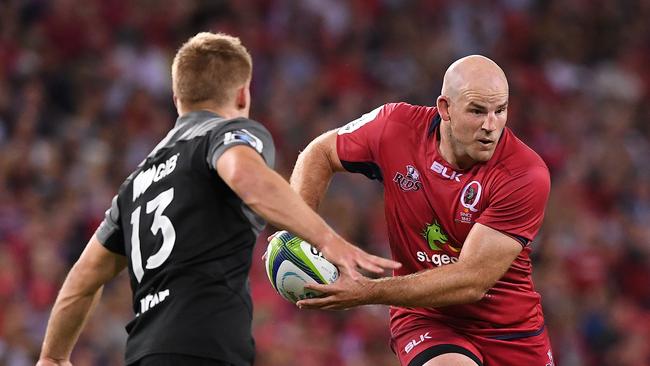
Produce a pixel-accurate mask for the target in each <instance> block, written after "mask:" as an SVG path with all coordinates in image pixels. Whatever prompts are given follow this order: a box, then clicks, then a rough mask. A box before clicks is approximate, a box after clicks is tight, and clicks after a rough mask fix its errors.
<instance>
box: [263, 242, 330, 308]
mask: <svg viewBox="0 0 650 366" xmlns="http://www.w3.org/2000/svg"><path fill="white" fill-rule="evenodd" d="M265 265H266V274H267V275H268V276H269V280H270V281H271V285H272V286H273V288H274V289H275V290H276V291H277V292H278V293H279V294H280V296H282V297H283V298H285V299H287V300H289V301H291V302H293V303H296V302H297V301H298V300H302V299H306V298H312V297H318V296H319V295H320V293H318V292H317V291H312V290H307V289H305V284H307V283H320V284H329V283H332V282H334V281H336V280H337V279H338V278H339V270H338V269H337V268H336V266H334V265H333V264H332V263H330V262H329V261H328V260H327V259H325V258H323V255H322V254H321V253H320V252H319V251H318V250H316V248H314V247H313V246H312V245H311V244H309V243H307V242H306V241H304V240H302V239H300V238H299V237H297V236H294V235H292V234H290V233H288V232H286V231H281V232H279V233H278V234H277V235H275V236H274V237H273V239H271V241H270V242H269V246H268V248H267V249H266V261H265Z"/></svg>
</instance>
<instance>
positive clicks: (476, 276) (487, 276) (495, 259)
mask: <svg viewBox="0 0 650 366" xmlns="http://www.w3.org/2000/svg"><path fill="white" fill-rule="evenodd" d="M521 249H522V247H521V244H520V243H519V242H518V241H517V240H515V239H513V238H511V237H510V236H508V235H506V234H503V233H502V232H500V231H497V230H494V229H492V228H490V227H487V226H484V225H481V224H479V223H476V224H474V226H473V227H472V230H471V231H470V233H469V235H468V236H467V239H466V240H465V243H464V244H463V250H462V251H461V254H460V257H459V260H458V262H456V263H453V264H449V265H446V266H442V267H438V268H433V269H430V270H426V271H422V272H418V273H414V274H411V275H407V276H396V277H389V278H382V279H377V280H371V279H365V278H364V279H361V280H356V281H350V280H348V279H347V278H346V277H345V276H341V278H340V279H339V280H338V281H336V282H334V283H333V284H330V285H312V284H308V285H306V286H305V287H306V288H310V289H313V290H316V291H320V292H322V293H323V294H324V296H323V297H321V298H314V299H308V300H301V301H299V302H298V303H297V305H298V306H299V307H303V308H318V309H330V310H336V309H347V308H350V307H354V306H359V305H367V304H384V305H393V306H405V307H440V306H447V305H454V304H466V303H472V302H477V301H479V300H481V299H482V298H483V297H484V296H485V295H486V293H487V292H488V290H489V289H490V288H492V286H494V284H495V283H496V282H497V281H498V280H499V279H500V278H501V277H502V276H503V275H504V274H505V272H506V271H507V270H508V268H509V267H510V265H511V264H512V262H513V261H514V260H515V258H516V257H517V255H518V254H519V252H521Z"/></svg>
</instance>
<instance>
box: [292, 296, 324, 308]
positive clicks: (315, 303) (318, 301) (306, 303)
mask: <svg viewBox="0 0 650 366" xmlns="http://www.w3.org/2000/svg"><path fill="white" fill-rule="evenodd" d="M327 305H331V304H330V300H329V299H328V298H326V297H315V298H311V299H304V300H300V301H298V302H297V303H296V306H298V307H299V308H300V309H320V308H322V307H324V306H327Z"/></svg>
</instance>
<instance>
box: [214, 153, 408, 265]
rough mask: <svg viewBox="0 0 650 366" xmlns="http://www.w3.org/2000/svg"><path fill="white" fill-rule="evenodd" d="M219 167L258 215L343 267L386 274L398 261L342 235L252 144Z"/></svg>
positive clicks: (225, 155)
mask: <svg viewBox="0 0 650 366" xmlns="http://www.w3.org/2000/svg"><path fill="white" fill-rule="evenodd" d="M215 166H216V167H217V172H218V173H219V176H221V178H222V179H223V180H224V182H226V184H227V185H228V186H229V187H230V188H231V189H232V190H233V191H234V192H235V193H237V195H238V196H239V197H240V198H241V199H242V201H244V203H246V205H248V207H250V208H251V209H252V210H253V211H255V212H256V213H257V214H259V215H260V216H262V217H263V218H264V219H266V220H267V221H268V222H270V223H271V224H273V225H274V226H277V227H279V228H282V229H286V230H288V231H290V232H291V233H293V234H294V235H297V236H299V237H301V238H303V239H305V240H306V241H308V242H310V243H312V244H313V245H314V246H315V247H316V248H318V249H319V250H320V251H321V252H323V255H324V256H325V257H326V258H327V259H329V260H330V261H332V262H333V263H334V264H336V265H337V266H339V268H345V269H346V271H347V272H348V273H350V275H351V276H352V277H353V278H358V274H357V268H363V269H365V270H368V271H371V272H375V273H383V271H384V270H385V269H394V268H398V267H399V266H400V265H399V264H398V263H397V262H394V261H391V260H388V259H384V258H381V257H377V256H374V255H371V254H368V253H366V252H364V251H363V250H361V249H360V248H358V247H356V246H354V245H352V244H350V243H348V242H347V241H345V240H344V239H343V238H341V237H340V236H339V235H338V234H337V233H336V232H334V230H332V228H330V227H329V226H328V225H327V223H325V221H324V220H323V219H322V218H321V217H320V216H318V215H317V214H316V212H314V210H312V209H311V208H310V207H309V206H307V204H306V203H305V202H304V201H303V200H302V199H301V198H300V196H298V194H296V192H294V191H293V190H292V189H291V187H290V186H289V184H288V183H287V181H285V180H284V178H282V177H281V176H280V175H279V174H278V173H276V172H275V171H273V170H272V169H270V168H269V167H268V166H267V165H266V164H265V163H264V160H263V159H262V157H261V156H260V155H259V154H258V153H257V151H255V150H254V149H252V148H250V147H248V146H244V145H242V146H235V147H232V148H230V149H228V150H226V151H225V152H224V153H223V154H222V155H221V156H220V157H219V158H218V160H217V162H216V164H215Z"/></svg>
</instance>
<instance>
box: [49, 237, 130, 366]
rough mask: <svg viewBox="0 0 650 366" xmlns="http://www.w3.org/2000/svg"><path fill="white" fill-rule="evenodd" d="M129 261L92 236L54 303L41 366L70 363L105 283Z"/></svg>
mask: <svg viewBox="0 0 650 366" xmlns="http://www.w3.org/2000/svg"><path fill="white" fill-rule="evenodd" d="M126 263H127V262H126V257H123V256H120V255H117V254H115V253H113V252H111V251H109V250H108V249H106V248H104V246H103V245H102V244H101V243H100V242H99V241H98V240H97V238H96V237H95V236H93V237H92V238H91V239H90V241H89V242H88V245H87V246H86V249H84V251H83V253H82V254H81V257H79V260H78V261H77V263H75V265H74V266H73V267H72V269H71V270H70V273H68V276H67V277H66V279H65V281H64V282H63V286H62V287H61V291H60V292H59V295H58V296H57V299H56V302H55V303H54V307H53V308H52V314H51V315H50V320H49V321H48V324H47V331H46V332H45V339H44V340H43V347H42V349H41V356H40V360H39V362H38V364H37V366H49V365H70V353H72V348H73V347H74V344H75V343H76V342H77V338H78V337H79V334H80V333H81V330H82V329H83V326H84V324H85V322H86V320H87V319H88V315H89V314H90V311H91V310H92V308H93V307H94V305H95V304H96V303H97V301H99V298H100V296H101V292H102V288H103V285H104V284H105V283H106V282H108V281H109V280H111V279H112V278H114V277H115V276H116V275H117V274H118V273H120V272H121V271H122V270H123V269H124V268H125V267H126Z"/></svg>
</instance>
